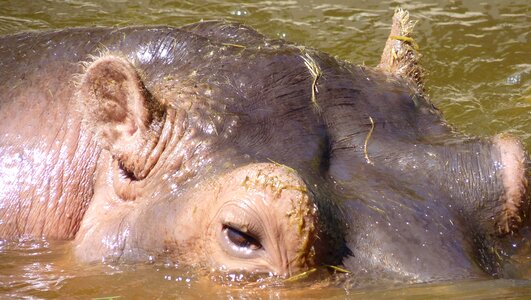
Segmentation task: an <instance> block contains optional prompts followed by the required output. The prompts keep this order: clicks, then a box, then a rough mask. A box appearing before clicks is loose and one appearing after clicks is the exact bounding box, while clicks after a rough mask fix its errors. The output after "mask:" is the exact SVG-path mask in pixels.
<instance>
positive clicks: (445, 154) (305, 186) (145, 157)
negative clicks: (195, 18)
mask: <svg viewBox="0 0 531 300" xmlns="http://www.w3.org/2000/svg"><path fill="white" fill-rule="evenodd" d="M408 18H409V16H408V14H407V13H406V12H404V11H397V12H396V14H395V16H394V17H393V26H392V30H391V33H390V36H389V39H388V40H387V43H386V45H385V48H384V52H383V54H382V60H381V63H380V64H379V65H378V66H377V67H375V68H368V67H362V66H356V65H353V64H350V63H347V62H344V61H341V60H338V59H336V58H333V57H331V56H329V55H327V54H325V53H322V52H319V51H316V50H313V49H308V48H305V47H302V46H298V45H293V44H290V43H288V42H285V41H280V40H271V39H268V38H267V37H265V36H263V35H261V34H260V33H258V32H256V31H254V30H253V29H251V28H248V27H246V26H243V25H240V24H234V23H226V22H202V23H197V24H192V25H188V26H185V27H182V28H171V27H130V28H108V29H106V28H96V29H94V28H91V29H85V28H75V29H65V30H55V31H46V32H25V33H19V34H15V35H9V36H3V37H0V82H1V84H0V95H1V96H0V97H1V98H0V237H1V238H2V239H17V238H19V237H21V236H33V237H46V238H49V239H69V240H72V243H73V245H74V248H75V254H76V257H77V259H79V260H80V261H87V262H90V261H101V260H103V261H118V262H120V261H146V260H147V259H148V257H162V256H164V257H169V258H170V259H172V260H174V261H176V262H179V263H181V264H187V265H191V266H196V267H199V268H205V269H208V270H210V269H218V270H229V271H246V272H251V273H264V274H275V275H278V276H281V277H285V278H287V277H290V276H296V275H297V274H301V273H303V272H306V271H309V270H313V269H314V268H318V267H320V266H336V267H340V268H342V269H345V270H348V271H349V272H350V275H349V276H351V277H352V278H356V279H357V280H358V279H359V280H360V281H365V282H372V283H378V282H381V281H383V280H393V281H400V282H408V283H410V282H428V281H440V280H452V279H458V278H482V277H502V276H509V277H510V276H517V275H515V274H511V273H510V272H507V271H506V270H505V265H506V261H508V260H510V257H509V256H510V253H511V252H510V251H509V250H508V249H507V248H506V247H505V245H506V244H508V241H509V240H514V239H518V238H520V239H527V238H529V237H528V236H526V235H528V233H529V232H530V231H529V230H528V228H529V218H528V215H529V202H530V199H529V188H528V178H529V170H528V165H529V163H528V162H529V158H528V156H527V154H526V153H524V151H523V148H522V145H521V144H520V142H519V141H518V140H516V139H515V138H513V137H511V136H506V135H499V136H496V137H493V138H491V139H478V138H471V137H466V136H464V135H462V134H460V133H458V132H456V131H455V130H453V129H452V128H451V127H450V126H449V125H448V124H447V123H446V122H445V121H444V119H443V118H442V116H441V114H440V112H439V111H438V110H437V109H436V108H435V107H434V106H433V105H432V104H431V102H430V101H429V100H428V99H427V95H426V93H425V92H424V90H423V81H422V80H423V70H422V68H421V66H420V64H419V56H420V55H419V53H418V50H417V49H416V48H417V46H416V44H415V42H414V40H413V39H412V28H413V26H412V24H411V23H410V22H409V19H408ZM522 228H523V229H522ZM521 234H523V236H522V235H521ZM330 270H333V268H330ZM336 270H337V269H336Z"/></svg>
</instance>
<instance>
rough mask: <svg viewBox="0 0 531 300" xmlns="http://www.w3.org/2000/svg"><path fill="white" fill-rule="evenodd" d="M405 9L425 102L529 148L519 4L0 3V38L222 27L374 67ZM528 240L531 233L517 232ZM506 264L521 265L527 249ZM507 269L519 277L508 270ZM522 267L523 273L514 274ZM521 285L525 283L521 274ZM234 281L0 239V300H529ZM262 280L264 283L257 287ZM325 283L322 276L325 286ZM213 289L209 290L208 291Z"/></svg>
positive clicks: (437, 288) (501, 286)
mask: <svg viewBox="0 0 531 300" xmlns="http://www.w3.org/2000/svg"><path fill="white" fill-rule="evenodd" d="M397 6H401V7H403V8H405V9H408V10H409V11H410V13H411V15H412V17H413V18H414V19H417V20H419V23H418V25H417V27H416V32H417V42H418V44H419V45H420V46H421V52H422V53H423V55H424V56H423V63H424V66H425V67H426V68H427V69H428V71H429V72H428V78H427V87H428V90H429V94H430V96H431V99H432V101H433V102H434V103H435V104H436V105H437V106H438V107H439V108H440V109H441V110H442V111H443V113H444V114H445V116H446V118H447V119H448V120H449V121H450V123H452V124H454V125H456V127H457V128H459V129H460V130H462V131H464V132H465V133H468V134H473V135H479V136H491V135H494V134H496V133H500V132H509V133H512V134H515V135H517V136H519V137H520V138H522V139H523V140H524V143H525V146H526V148H527V149H528V151H529V150H531V122H530V115H531V85H530V83H531V61H530V60H529V54H530V53H531V48H530V46H529V45H531V44H530V43H529V41H528V37H529V32H530V31H531V23H530V22H529V21H528V20H529V18H528V12H529V3H528V1H527V0H518V1H510V2H508V1H503V0H499V1H484V0H472V1H459V0H450V1H447V0H434V1H432V2H430V3H418V1H405V0H397V1H389V0H386V1H381V2H377V1H363V2H361V1H344V0H328V1H325V0H314V1H304V0H298V1H295V0H283V1H275V2H272V1H258V0H255V1H247V2H246V3H239V2H237V1H229V0H226V1H214V0H211V1H204V0H203V1H197V0H195V1H170V0H165V1H150V0H135V1H121V0H106V1H103V0H92V1H78V0H47V1H45V0H19V1H2V3H1V5H0V34H7V33H13V32H17V31H21V30H28V29H46V28H63V27H71V26H125V25H138V24H149V25H155V24H166V25H173V26H179V25H184V24H187V23H191V22H195V21H199V20H202V19H227V20H235V21H239V22H243V23H246V24H248V25H251V26H253V27H255V28H257V29H259V30H260V31H261V32H263V33H265V34H267V35H269V36H271V37H278V38H285V39H288V40H290V41H294V42H296V43H300V44H304V45H306V46H310V47H315V48H318V49H321V50H323V51H326V52H329V53H332V54H334V55H337V56H339V57H340V58H342V59H346V60H349V61H352V62H355V63H360V64H366V65H375V64H376V63H377V62H378V60H379V55H380V52H381V50H382V48H383V45H384V41H385V38H386V36H387V34H388V30H389V27H390V19H391V15H392V13H393V10H394V8H395V7H397ZM527 236H530V235H527ZM514 242H518V243H523V244H525V245H526V246H525V247H523V248H520V249H524V250H520V252H518V253H514V255H513V259H514V260H515V262H516V263H517V264H520V265H522V266H524V267H523V268H520V270H516V271H514V272H520V273H521V272H523V273H525V271H526V268H527V270H529V268H528V267H529V266H530V265H531V264H530V262H531V257H530V255H531V254H530V252H531V251H530V249H531V247H530V246H529V241H528V240H524V241H514ZM516 269H518V268H516ZM522 270H523V271H522ZM527 272H528V273H527V276H526V275H525V274H524V277H527V278H529V277H530V274H529V271H527ZM242 279H243V278H241V277H239V275H230V276H228V277H227V276H219V275H205V276H200V275H198V273H197V272H192V271H190V270H186V269H184V268H182V267H179V266H175V265H172V264H171V263H168V262H153V263H152V264H147V263H146V264H141V265H135V266H110V265H102V264H96V265H91V266H86V265H83V266H81V265H77V264H76V263H75V262H74V260H72V259H71V258H70V255H69V244H68V243H56V242H54V243H51V242H46V241H31V240H26V241H23V242H21V243H19V244H10V243H5V242H0V294H2V295H5V296H7V297H37V298H51V297H68V296H76V297H82V298H94V297H114V296H119V297H121V298H131V297H146V298H157V297H163V298H168V297H187V296H190V297H193V296H199V295H203V296H207V297H208V296H210V297H218V298H278V297H297V298H299V297H304V298H320V297H330V298H338V299H339V298H341V299H342V298H344V297H345V296H346V295H348V296H350V297H356V296H359V297H361V298H369V297H371V298H372V297H376V298H396V297H407V298H410V297H419V298H421V297H422V298H424V297H425V296H430V297H440V296H443V295H444V296H448V295H450V296H457V297H463V298H464V297H467V298H468V297H474V298H485V297H488V298H492V297H499V298H505V297H510V296H513V297H514V296H519V295H520V296H524V295H529V294H531V283H530V281H526V280H520V281H518V280H489V281H472V282H459V283H444V284H437V285H416V286H409V287H406V288H404V287H394V286H392V285H390V286H380V287H372V288H364V289H351V288H350V285H349V283H353V282H355V280H349V279H348V278H347V280H346V281H345V280H343V281H342V282H343V283H342V284H332V286H335V287H330V286H328V287H326V288H323V286H325V285H330V282H328V281H326V280H325V281H317V282H313V283H311V284H310V285H309V286H308V285H305V283H297V284H295V285H293V286H291V285H285V284H282V282H275V281H274V279H263V281H262V282H260V281H259V282H258V284H257V285H252V286H247V285H242V284H239V281H241V280H242ZM268 280H269V281H268ZM328 280H331V279H328ZM213 282H216V283H219V284H213Z"/></svg>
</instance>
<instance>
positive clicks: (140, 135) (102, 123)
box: [78, 56, 162, 177]
mask: <svg viewBox="0 0 531 300" xmlns="http://www.w3.org/2000/svg"><path fill="white" fill-rule="evenodd" d="M78 96H79V99H80V100H81V102H82V106H83V117H84V122H85V124H87V125H88V126H89V127H90V128H92V131H93V132H94V133H95V134H96V138H97V139H98V142H99V143H100V144H101V146H102V147H103V148H105V149H107V150H109V151H110V152H111V154H112V156H113V157H114V158H115V159H117V160H118V161H119V162H120V164H121V165H122V166H123V167H125V168H126V169H127V170H128V171H129V172H131V173H133V174H134V175H135V176H137V177H143V176H141V174H143V173H145V172H144V170H143V167H144V166H143V165H142V158H141V156H142V155H145V153H144V152H145V149H146V148H149V146H151V145H150V144H152V143H153V142H154V140H156V134H154V133H153V132H151V131H150V129H149V128H150V124H151V123H152V122H153V121H154V120H155V119H157V118H158V116H160V115H161V113H160V112H161V111H162V110H161V108H160V105H159V104H158V102H157V101H155V100H154V99H153V98H152V97H151V96H150V94H149V93H148V92H147V90H146V89H145V87H144V85H143V83H142V80H141V79H140V76H139V75H138V73H137V71H136V70H135V68H134V67H133V66H132V65H131V64H130V63H129V62H128V61H127V60H125V59H123V58H120V57H117V56H106V57H102V58H99V59H97V60H96V61H94V62H93V63H92V64H90V65H89V67H88V68H87V70H86V72H85V74H83V77H82V79H81V85H80V86H79V91H78Z"/></svg>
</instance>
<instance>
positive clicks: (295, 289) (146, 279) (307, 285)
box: [0, 240, 531, 299]
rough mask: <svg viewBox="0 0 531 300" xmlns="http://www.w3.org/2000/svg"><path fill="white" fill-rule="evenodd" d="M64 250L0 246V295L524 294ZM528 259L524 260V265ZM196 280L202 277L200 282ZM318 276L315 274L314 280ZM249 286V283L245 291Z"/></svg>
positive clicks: (507, 285)
mask: <svg viewBox="0 0 531 300" xmlns="http://www.w3.org/2000/svg"><path fill="white" fill-rule="evenodd" d="M70 250H71V249H70V243H69V242H47V241H45V240H37V241H35V240H21V241H20V242H19V243H15V242H10V243H6V242H2V243H1V244H0V262H2V263H1V264H0V295H4V296H5V297H8V298H11V297H13V298H16V297H35V298H57V297H58V298H70V297H73V296H75V297H80V298H85V299H90V298H107V299H108V298H112V297H117V298H119V299H130V298H147V299H153V298H164V299H165V298H182V297H185V298H188V297H199V296H201V297H207V299H211V298H227V299H234V298H251V299H259V298H266V299H276V298H296V299H300V298H323V297H326V298H331V299H344V298H345V296H349V298H358V297H359V298H368V297H370V298H378V299H389V298H396V297H407V298H411V297H419V298H421V297H422V299H424V298H425V297H433V298H438V297H443V296H452V297H463V298H465V297H466V298H467V299H484V298H500V299H504V298H506V297H516V296H525V295H529V294H531V282H530V281H528V280H504V279H498V280H483V281H467V282H454V283H438V284H418V285H410V286H403V285H393V284H388V285H385V286H372V287H364V288H353V287H352V286H351V284H350V282H353V281H352V280H350V278H348V276H346V278H344V277H345V276H343V277H341V275H339V276H336V277H334V276H330V275H329V274H325V273H321V274H316V275H315V276H313V277H312V278H309V279H308V280H302V281H301V282H296V283H285V282H283V281H282V280H281V279H278V278H268V277H266V278H260V277H254V278H253V277H251V278H249V277H246V276H245V275H242V274H225V275H222V274H216V273H206V272H198V271H197V270H189V269H186V268H183V267H179V266H176V265H174V264H173V263H171V262H164V261H161V262H158V261H151V262H146V263H144V264H137V265H103V264H100V263H97V264H92V265H81V264H78V263H76V262H75V260H73V259H71V258H70V253H69V252H70ZM528 259H529V258H528ZM202 273H204V274H202ZM317 273H319V272H317ZM249 282H251V283H249Z"/></svg>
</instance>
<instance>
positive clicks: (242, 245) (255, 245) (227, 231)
mask: <svg viewBox="0 0 531 300" xmlns="http://www.w3.org/2000/svg"><path fill="white" fill-rule="evenodd" d="M222 231H223V234H224V236H225V238H226V239H227V240H228V241H229V242H230V243H231V244H232V245H233V247H232V248H236V249H234V250H237V251H242V250H243V251H244V252H248V251H254V250H259V249H262V244H260V242H259V241H258V240H257V239H256V238H254V237H252V236H250V235H249V234H247V233H244V232H241V231H240V230H238V229H236V228H234V227H231V226H228V225H223V228H222ZM234 246H235V247H234Z"/></svg>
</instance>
